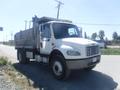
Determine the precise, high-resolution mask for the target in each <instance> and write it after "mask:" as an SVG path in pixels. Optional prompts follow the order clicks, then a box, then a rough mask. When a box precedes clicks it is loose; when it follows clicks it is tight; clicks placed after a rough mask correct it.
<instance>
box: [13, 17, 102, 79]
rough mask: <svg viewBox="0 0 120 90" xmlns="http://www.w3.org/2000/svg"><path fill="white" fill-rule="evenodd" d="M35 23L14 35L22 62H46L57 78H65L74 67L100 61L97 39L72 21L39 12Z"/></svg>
mask: <svg viewBox="0 0 120 90" xmlns="http://www.w3.org/2000/svg"><path fill="white" fill-rule="evenodd" d="M32 22H33V26H32V28H29V29H27V30H20V32H18V33H16V34H15V36H14V40H15V49H16V50H17V59H18V60H19V63H22V64H27V63H29V62H30V61H31V59H32V60H35V61H37V62H42V63H47V64H48V65H49V67H50V69H51V72H52V74H53V76H54V77H55V78H56V79H59V80H60V79H66V78H67V77H68V76H69V75H70V73H71V71H72V70H76V69H84V70H86V71H90V70H92V69H93V68H94V67H95V66H96V65H97V64H98V63H99V62H100V57H101V53H100V47H99V45H98V43H97V42H95V41H92V40H88V39H85V38H82V37H81V35H80V31H79V29H78V27H77V25H75V24H73V23H72V21H69V20H62V19H55V18H50V17H41V18H38V17H37V16H35V17H33V18H32Z"/></svg>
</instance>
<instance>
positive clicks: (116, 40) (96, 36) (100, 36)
mask: <svg viewBox="0 0 120 90" xmlns="http://www.w3.org/2000/svg"><path fill="white" fill-rule="evenodd" d="M84 38H88V39H92V40H101V41H105V42H107V41H109V42H110V43H111V44H120V35H119V34H118V33H117V32H113V34H112V40H108V38H107V37H106V36H105V31H104V30H100V31H99V32H98V33H97V32H94V33H92V35H91V37H89V36H87V34H86V32H85V33H84Z"/></svg>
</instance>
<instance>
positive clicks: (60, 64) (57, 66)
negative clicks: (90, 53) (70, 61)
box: [50, 55, 70, 80]
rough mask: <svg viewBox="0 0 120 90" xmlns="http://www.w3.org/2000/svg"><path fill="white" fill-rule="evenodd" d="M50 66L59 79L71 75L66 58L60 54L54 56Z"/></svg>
mask: <svg viewBox="0 0 120 90" xmlns="http://www.w3.org/2000/svg"><path fill="white" fill-rule="evenodd" d="M50 67H51V71H52V74H53V75H54V77H55V78H56V79H58V80H60V79H63V80H64V79H67V78H68V76H69V75H70V70H69V69H68V68H67V66H66V63H65V61H64V58H63V57H62V56H60V55H56V56H55V57H53V58H52V60H51V63H50Z"/></svg>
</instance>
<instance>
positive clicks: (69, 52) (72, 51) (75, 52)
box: [67, 50, 81, 56]
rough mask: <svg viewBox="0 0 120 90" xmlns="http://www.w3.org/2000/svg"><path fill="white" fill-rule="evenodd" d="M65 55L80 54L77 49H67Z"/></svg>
mask: <svg viewBox="0 0 120 90" xmlns="http://www.w3.org/2000/svg"><path fill="white" fill-rule="evenodd" d="M67 55H70V56H79V55H81V54H80V52H78V51H74V50H68V51H67Z"/></svg>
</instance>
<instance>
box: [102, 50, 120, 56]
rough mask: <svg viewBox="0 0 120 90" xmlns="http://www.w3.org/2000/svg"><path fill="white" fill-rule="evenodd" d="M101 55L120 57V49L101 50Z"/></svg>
mask: <svg viewBox="0 0 120 90" xmlns="http://www.w3.org/2000/svg"><path fill="white" fill-rule="evenodd" d="M101 52H102V55H120V48H107V49H102V50H101Z"/></svg>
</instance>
